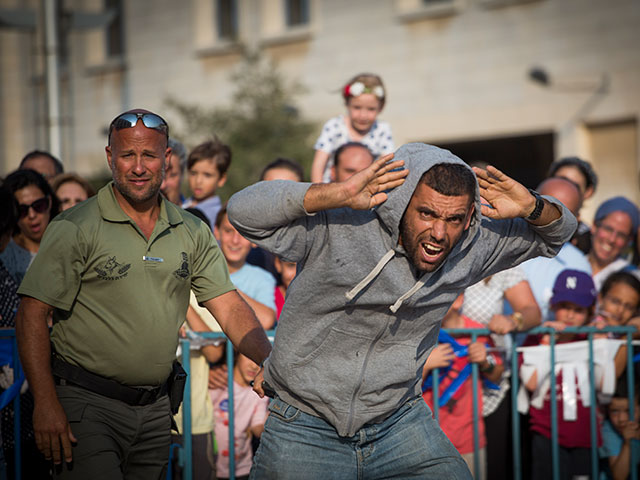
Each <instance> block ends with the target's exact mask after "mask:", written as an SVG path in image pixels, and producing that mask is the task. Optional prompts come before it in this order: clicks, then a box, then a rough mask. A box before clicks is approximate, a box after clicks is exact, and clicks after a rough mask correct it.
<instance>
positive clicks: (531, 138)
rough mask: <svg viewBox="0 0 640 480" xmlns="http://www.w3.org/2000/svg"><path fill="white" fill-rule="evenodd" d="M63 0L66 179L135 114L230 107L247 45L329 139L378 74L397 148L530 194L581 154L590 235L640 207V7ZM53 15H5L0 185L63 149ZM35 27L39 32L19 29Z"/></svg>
mask: <svg viewBox="0 0 640 480" xmlns="http://www.w3.org/2000/svg"><path fill="white" fill-rule="evenodd" d="M44 1H47V0H44ZM58 1H59V4H60V5H59V6H58V10H59V12H60V18H61V22H60V27H61V28H60V30H61V32H62V33H61V34H60V38H61V39H62V40H61V47H62V50H61V52H62V55H61V57H62V62H61V74H60V78H61V80H60V94H61V112H62V117H61V123H62V154H61V156H62V159H63V161H64V163H65V168H66V169H67V170H72V171H77V172H79V173H81V174H83V175H95V174H97V173H98V172H100V171H102V170H105V169H106V161H105V158H104V145H105V129H106V127H107V125H108V122H109V121H110V120H111V119H112V118H113V117H114V116H115V115H116V114H118V113H119V112H121V111H123V110H125V109H128V108H132V107H144V108H149V109H151V110H154V111H158V112H160V113H163V109H164V106H165V101H166V98H167V97H168V96H172V97H175V98H179V99H181V100H183V101H186V102H191V103H199V104H201V105H206V106H216V105H227V104H228V101H229V97H230V93H231V92H232V90H233V85H232V84H231V83H230V80H229V73H230V72H231V70H232V69H233V68H234V67H236V66H237V65H238V64H239V62H240V61H241V48H240V45H246V46H249V47H251V48H256V49H260V50H261V51H262V52H263V54H264V55H265V56H267V57H268V58H271V59H273V60H274V61H275V63H276V64H277V66H278V68H279V69H280V71H281V72H282V73H283V74H284V76H286V77H287V78H289V79H293V80H296V81H299V82H300V83H301V84H303V85H304V86H305V87H306V93H305V94H304V95H302V96H301V97H300V98H299V107H300V108H301V110H302V112H303V114H304V115H305V116H307V117H309V118H311V119H313V120H316V121H317V122H318V123H319V124H322V122H324V121H325V120H327V119H328V118H330V117H331V116H334V115H336V114H339V113H342V112H343V111H344V106H343V103H342V99H341V97H340V94H339V90H340V88H341V87H342V86H343V84H344V82H346V80H347V79H348V78H350V77H351V76H352V75H354V74H356V73H359V72H362V71H371V72H375V73H378V74H379V75H381V76H382V78H383V80H384V82H385V84H386V87H387V92H388V99H387V105H386V107H385V109H384V111H383V112H382V114H381V116H380V118H381V119H383V120H386V121H388V122H390V123H391V126H392V129H393V133H394V139H395V142H396V145H400V144H402V143H405V142H408V141H425V142H428V143H433V144H436V145H443V146H446V147H449V148H451V149H452V151H454V153H458V154H460V155H461V156H462V157H463V158H464V159H465V160H470V159H475V160H483V161H488V162H490V163H495V164H496V165H497V166H499V167H501V168H504V169H505V170H506V171H507V172H509V173H512V174H514V175H515V176H516V177H517V178H519V179H521V180H523V181H526V182H529V183H530V184H531V185H530V186H535V185H533V183H535V182H537V181H538V180H540V179H541V177H542V175H544V172H545V171H546V169H547V167H548V164H549V163H550V162H551V161H552V160H554V159H557V158H560V157H562V156H566V155H578V156H580V157H582V158H585V159H586V160H589V161H590V162H592V164H593V165H594V167H595V169H596V171H597V173H598V175H599V177H600V186H599V189H598V192H597V194H596V196H595V197H594V198H593V199H592V200H591V201H590V204H589V205H587V211H586V213H587V214H586V215H585V220H587V221H589V220H590V217H591V215H592V213H593V210H594V208H595V206H597V204H598V203H599V202H600V201H601V200H603V199H605V198H607V197H610V196H612V195H619V194H623V195H626V196H628V197H629V198H630V199H632V200H634V201H635V202H638V203H640V188H639V186H640V180H639V172H640V154H639V149H638V133H639V127H638V118H639V117H640V54H639V53H638V45H640V29H639V28H638V25H640V3H639V2H637V1H636V0H611V1H608V2H599V1H596V0H528V1H524V0H437V1H436V0H432V1H428V0H350V1H348V2H344V1H341V0H185V1H181V2H175V1H171V0H155V1H151V0H136V1H114V0H66V1H65V0H58ZM105 11H107V12H109V13H110V15H107V16H106V17H108V19H107V20H108V21H107V22H106V23H105V22H103V23H102V24H100V22H99V21H98V20H96V21H95V22H93V23H92V22H88V21H86V18H85V19H84V20H85V21H84V22H83V21H82V19H83V17H82V15H83V14H84V15H85V17H87V14H91V13H93V14H100V13H101V12H105ZM16 12H18V14H17V13H16ZM41 12H42V3H41V2H39V1H35V0H32V1H30V2H25V1H20V0H0V175H5V174H6V173H7V172H9V171H11V170H12V169H13V168H15V167H16V166H17V164H18V162H19V161H20V158H21V157H22V155H24V153H26V152H27V151H29V150H32V149H34V148H41V149H46V148H47V147H48V143H47V112H46V105H47V103H46V96H45V92H46V90H45V74H46V72H45V62H44V56H45V52H44V49H43V43H44V41H43V34H42V28H41V27H42V24H43V19H42V13H41ZM30 14H34V15H35V28H29V27H24V26H23V27H19V26H16V20H15V18H16V15H17V17H18V18H23V19H24V18H27V17H28V16H29V15H30ZM114 14H115V15H114ZM94 17H95V18H100V16H99V15H95V16H94ZM106 17H105V18H106ZM30 18H33V17H30ZM103 20H104V18H103ZM18 23H20V22H18ZM23 23H24V22H23ZM533 67H538V70H537V72H538V73H537V74H536V75H534V76H535V77H536V78H538V80H544V79H545V76H544V74H545V73H546V80H547V83H546V84H544V83H541V82H540V81H538V82H536V81H533V80H532V78H531V77H530V76H529V72H530V71H531V69H532V68H533ZM167 120H168V121H169V123H170V124H171V122H172V121H175V120H176V119H174V118H172V117H171V116H170V115H167ZM312 147H313V145H312V144H310V145H309V155H310V156H311V155H313V150H312ZM469 157H473V158H469Z"/></svg>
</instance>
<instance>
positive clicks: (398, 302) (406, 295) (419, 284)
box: [389, 277, 427, 313]
mask: <svg viewBox="0 0 640 480" xmlns="http://www.w3.org/2000/svg"><path fill="white" fill-rule="evenodd" d="M425 283H427V282H426V281H425V280H424V277H422V278H421V279H420V280H418V281H417V282H416V283H415V285H414V286H413V287H411V288H410V289H409V290H408V291H407V292H406V293H404V294H403V295H402V296H401V297H400V298H398V300H396V303H394V304H393V305H391V306H390V307H389V310H391V311H392V312H393V313H396V312H397V311H398V309H399V308H400V306H401V305H402V302H404V301H405V300H406V299H407V298H409V297H410V296H411V295H413V294H414V293H416V292H417V291H418V290H420V289H421V288H422V287H424V284H425Z"/></svg>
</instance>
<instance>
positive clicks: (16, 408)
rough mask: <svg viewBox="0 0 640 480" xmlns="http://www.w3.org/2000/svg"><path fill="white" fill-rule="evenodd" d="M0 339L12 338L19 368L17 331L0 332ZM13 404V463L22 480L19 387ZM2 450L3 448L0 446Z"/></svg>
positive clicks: (16, 374)
mask: <svg viewBox="0 0 640 480" xmlns="http://www.w3.org/2000/svg"><path fill="white" fill-rule="evenodd" d="M0 338H11V339H12V342H13V344H12V346H13V359H12V360H13V363H12V364H13V365H14V366H19V365H20V359H19V358H18V343H17V341H16V331H15V329H13V328H10V329H6V330H5V329H2V330H0ZM13 370H14V381H16V382H17V381H18V377H19V375H18V371H19V369H18V368H14V369H13ZM11 403H12V404H13V440H14V450H13V463H14V465H15V466H14V471H15V479H16V480H20V479H21V478H22V463H21V459H22V450H21V449H22V445H21V444H22V442H21V436H20V387H18V394H17V395H16V396H15V397H14V398H13V400H12V401H11ZM0 448H2V446H0Z"/></svg>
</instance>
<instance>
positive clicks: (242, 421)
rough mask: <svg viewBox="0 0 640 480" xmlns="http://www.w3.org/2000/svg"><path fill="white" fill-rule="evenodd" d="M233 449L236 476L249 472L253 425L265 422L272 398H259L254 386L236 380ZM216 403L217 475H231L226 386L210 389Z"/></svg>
mask: <svg viewBox="0 0 640 480" xmlns="http://www.w3.org/2000/svg"><path fill="white" fill-rule="evenodd" d="M233 385H234V389H233V394H234V415H235V416H234V422H235V423H234V430H235V434H234V438H235V442H234V448H235V459H236V476H242V475H249V471H250V470H251V463H252V456H253V454H252V451H251V436H250V435H249V433H248V430H249V428H250V427H253V426H256V425H263V424H264V422H265V420H266V418H267V406H268V405H269V399H268V398H267V397H264V398H260V397H259V396H258V395H257V394H256V393H255V392H254V391H253V389H252V388H251V387H243V386H242V385H238V384H237V383H235V382H234V384H233ZM209 396H210V397H211V401H212V402H213V416H214V427H215V428H214V431H215V435H216V442H217V444H218V458H217V460H216V475H217V476H218V477H223V478H229V398H228V395H227V389H226V388H225V389H222V388H216V389H212V390H209Z"/></svg>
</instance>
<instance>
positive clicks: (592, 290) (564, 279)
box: [551, 270, 598, 308]
mask: <svg viewBox="0 0 640 480" xmlns="http://www.w3.org/2000/svg"><path fill="white" fill-rule="evenodd" d="M597 295H598V291H597V290H596V286H595V285H594V283H593V279H592V278H591V275H589V274H588V273H586V272H582V271H580V270H563V271H562V272H560V275H558V277H557V278H556V282H555V284H554V285H553V295H552V297H551V305H552V306H554V305H556V304H558V303H560V302H571V303H575V304H576V305H580V306H581V307H585V308H589V307H591V306H593V304H594V303H595V302H596V297H597Z"/></svg>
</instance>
